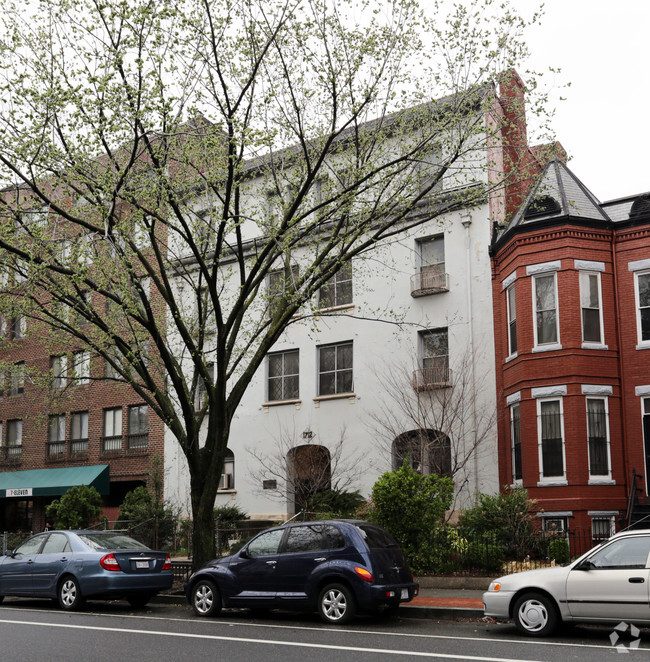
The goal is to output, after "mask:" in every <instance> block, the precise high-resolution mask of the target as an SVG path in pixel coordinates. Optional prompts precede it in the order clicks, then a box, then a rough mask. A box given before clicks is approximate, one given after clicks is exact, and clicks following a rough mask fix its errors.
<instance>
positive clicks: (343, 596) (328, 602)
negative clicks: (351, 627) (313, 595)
mask: <svg viewBox="0 0 650 662" xmlns="http://www.w3.org/2000/svg"><path fill="white" fill-rule="evenodd" d="M354 611H355V607H354V596H353V595H352V591H350V589H349V588H348V587H347V586H344V585H343V584H330V585H329V586H326V587H325V588H324V589H323V590H322V591H321V592H320V595H319V596H318V613H319V614H320V617H321V618H322V619H323V620H324V621H325V622H326V623H332V624H336V625H342V624H343V623H349V622H350V621H351V620H352V618H353V617H354Z"/></svg>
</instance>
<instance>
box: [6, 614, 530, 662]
mask: <svg viewBox="0 0 650 662" xmlns="http://www.w3.org/2000/svg"><path fill="white" fill-rule="evenodd" d="M2 623H5V624H7V625H24V626H27V627H33V626H39V627H46V628H65V629H68V630H90V631H92V632H110V633H111V634H125V633H127V634H148V635H155V636H156V637H177V638H179V639H203V640H205V639H208V640H211V641H233V642H239V643H247V644H264V645H272V646H292V647H295V648H319V649H325V650H337V651H349V652H354V653H375V654H380V655H404V656H408V657H428V658H435V659H444V660H476V661H479V660H481V661H483V662H521V659H520V658H509V657H488V656H474V655H454V654H452V653H427V652H421V651H409V650H403V651H398V650H387V649H382V648H366V647H360V646H334V645H330V644H309V643H304V642H298V641H279V640H276V639H252V638H250V637H224V636H219V635H212V634H191V633H187V632H165V631H162V630H135V629H133V628H120V629H119V630H116V629H115V628H108V627H101V626H97V625H73V624H71V623H41V622H38V621H27V622H26V621H12V620H9V619H0V624H2ZM526 662H543V661H542V660H527V661H526Z"/></svg>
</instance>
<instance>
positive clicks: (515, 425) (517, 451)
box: [510, 403, 522, 483]
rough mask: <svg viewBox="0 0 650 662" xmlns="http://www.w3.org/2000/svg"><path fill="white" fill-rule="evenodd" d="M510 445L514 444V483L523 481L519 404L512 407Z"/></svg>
mask: <svg viewBox="0 0 650 662" xmlns="http://www.w3.org/2000/svg"><path fill="white" fill-rule="evenodd" d="M510 443H511V444H512V482H513V483H514V482H516V481H519V480H521V478H522V470H521V422H520V420H519V403H516V404H514V405H512V406H511V407H510Z"/></svg>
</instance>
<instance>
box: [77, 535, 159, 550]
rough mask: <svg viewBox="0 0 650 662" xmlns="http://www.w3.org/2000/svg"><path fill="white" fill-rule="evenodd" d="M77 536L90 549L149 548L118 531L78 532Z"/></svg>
mask: <svg viewBox="0 0 650 662" xmlns="http://www.w3.org/2000/svg"><path fill="white" fill-rule="evenodd" d="M79 538H80V539H81V540H83V542H85V543H86V545H88V547H91V548H92V549H99V550H113V549H149V548H148V547H147V546H146V545H143V544H142V543H141V542H138V541H137V540H134V539H133V538H130V537H129V536H125V535H122V534H120V533H80V534H79Z"/></svg>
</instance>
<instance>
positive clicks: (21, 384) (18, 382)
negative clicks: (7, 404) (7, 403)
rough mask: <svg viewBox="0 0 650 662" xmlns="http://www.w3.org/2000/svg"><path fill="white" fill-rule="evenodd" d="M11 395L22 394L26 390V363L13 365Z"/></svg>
mask: <svg viewBox="0 0 650 662" xmlns="http://www.w3.org/2000/svg"><path fill="white" fill-rule="evenodd" d="M9 379H10V385H9V395H20V394H21V393H24V392H25V363H24V362H23V361H21V362H20V363H15V364H14V365H13V366H12V367H11V374H10V378H9Z"/></svg>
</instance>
